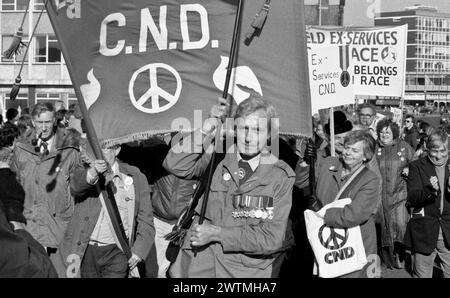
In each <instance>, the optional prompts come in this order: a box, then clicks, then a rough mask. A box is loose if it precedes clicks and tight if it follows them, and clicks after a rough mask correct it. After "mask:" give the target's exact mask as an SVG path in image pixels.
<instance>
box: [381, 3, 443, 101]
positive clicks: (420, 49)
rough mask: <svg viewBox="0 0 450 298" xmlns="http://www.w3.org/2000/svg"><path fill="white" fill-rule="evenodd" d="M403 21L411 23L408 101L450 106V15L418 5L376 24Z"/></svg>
mask: <svg viewBox="0 0 450 298" xmlns="http://www.w3.org/2000/svg"><path fill="white" fill-rule="evenodd" d="M401 24H408V41H407V42H408V44H407V61H406V82H405V84H406V86H405V98H404V99H405V103H406V104H412V105H417V104H418V105H427V106H429V105H435V107H438V106H439V105H440V106H450V14H449V13H442V12H439V11H438V9H437V8H436V7H429V6H421V5H416V6H413V7H406V8H405V10H404V11H395V12H383V13H380V14H378V15H377V17H376V18H375V26H391V25H401Z"/></svg>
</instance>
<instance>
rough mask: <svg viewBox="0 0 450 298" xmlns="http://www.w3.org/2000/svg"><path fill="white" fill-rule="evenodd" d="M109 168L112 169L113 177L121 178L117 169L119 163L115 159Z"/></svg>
mask: <svg viewBox="0 0 450 298" xmlns="http://www.w3.org/2000/svg"><path fill="white" fill-rule="evenodd" d="M111 170H112V171H113V178H116V177H118V178H120V180H123V177H122V173H121V172H120V170H119V163H118V162H117V161H116V162H114V164H113V165H112V166H111Z"/></svg>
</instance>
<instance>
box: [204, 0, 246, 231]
mask: <svg viewBox="0 0 450 298" xmlns="http://www.w3.org/2000/svg"><path fill="white" fill-rule="evenodd" d="M243 2H244V0H238V7H237V12H236V18H235V21H234V29H233V38H232V40H231V50H230V59H229V60H228V67H227V73H226V78H225V86H224V88H223V92H222V97H223V98H225V99H227V98H228V102H229V103H230V105H229V110H228V114H229V113H230V111H231V103H232V102H231V98H230V97H229V96H228V88H229V86H230V80H231V72H232V70H233V65H234V60H235V57H236V50H237V45H238V35H239V32H240V28H241V13H242V6H243ZM227 117H229V115H227ZM220 134H221V127H217V129H216V135H215V142H214V147H216V146H217V145H218V144H219V139H220ZM216 151H217V150H216V148H214V152H213V153H212V156H211V162H210V164H209V168H208V180H207V183H206V188H205V195H204V197H203V201H202V208H201V211H200V218H199V221H198V223H199V224H200V225H201V224H202V223H203V221H204V219H205V213H206V206H207V205H208V199H209V189H210V187H211V181H212V176H213V174H214V164H215V159H216Z"/></svg>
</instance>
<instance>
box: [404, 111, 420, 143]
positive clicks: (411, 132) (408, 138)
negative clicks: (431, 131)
mask: <svg viewBox="0 0 450 298" xmlns="http://www.w3.org/2000/svg"><path fill="white" fill-rule="evenodd" d="M402 139H403V140H404V141H405V142H406V143H408V144H409V145H410V146H411V147H412V148H413V149H414V150H416V149H417V146H418V145H419V142H418V139H419V132H418V131H417V128H416V126H415V124H414V116H413V115H406V116H405V127H404V128H403V134H402Z"/></svg>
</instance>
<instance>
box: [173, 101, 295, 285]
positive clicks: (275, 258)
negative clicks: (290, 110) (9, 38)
mask: <svg viewBox="0 0 450 298" xmlns="http://www.w3.org/2000/svg"><path fill="white" fill-rule="evenodd" d="M225 110H226V106H214V107H213V109H212V111H211V114H212V116H215V117H213V118H210V119H208V120H207V121H206V122H205V124H204V127H203V130H197V131H194V132H193V133H192V134H190V135H187V136H185V137H184V138H183V139H182V140H181V142H179V143H177V144H176V145H175V146H174V147H172V148H171V150H170V151H169V154H168V155H167V157H166V159H165V161H164V166H165V168H166V169H167V170H168V171H170V172H171V173H172V174H174V175H176V176H178V177H181V178H184V179H195V178H200V177H201V176H202V175H203V174H204V173H205V171H206V169H207V167H208V164H209V162H210V159H211V154H210V153H211V151H210V150H208V148H209V147H208V146H206V145H205V144H211V142H213V139H214V134H215V130H216V129H220V125H221V123H220V120H219V119H220V118H221V117H222V116H223V115H225ZM275 118H276V112H275V109H274V108H273V106H272V105H270V104H268V103H267V102H266V101H265V100H263V99H262V98H260V97H256V96H252V97H250V98H248V99H247V100H245V101H243V102H241V104H240V105H239V106H238V107H237V110H236V113H235V116H234V136H235V138H231V140H232V141H231V142H225V146H224V147H225V148H226V153H225V156H224V158H223V160H221V161H220V163H218V165H217V167H216V168H215V170H214V173H213V176H212V183H211V188H210V189H209V190H206V191H209V201H208V205H207V207H206V213H205V220H204V222H203V223H202V224H198V216H195V218H194V222H193V224H192V226H191V229H190V230H189V231H188V233H187V235H186V236H185V238H184V243H183V245H182V246H181V250H180V253H179V254H178V257H177V259H176V261H175V262H174V264H172V266H171V268H170V275H171V276H172V277H214V278H224V277H236V278H243V277H253V278H263V277H276V276H277V275H278V272H279V266H280V265H281V260H282V252H283V245H284V240H285V233H286V227H287V221H288V215H289V212H290V209H291V204H292V187H293V184H294V180H295V174H294V172H293V170H292V169H291V168H290V167H289V166H288V165H287V164H286V163H284V162H283V161H281V160H279V159H278V158H277V157H276V156H274V155H273V154H272V153H271V152H270V145H269V144H270V142H271V141H272V144H273V141H274V138H275V137H277V134H276V132H277V129H278V127H276V125H275V124H276V121H273V120H274V119H275ZM228 120H229V119H228ZM198 140H202V142H198ZM227 140H229V139H227ZM228 143H231V144H228ZM216 148H217V146H216ZM186 149H189V150H186ZM201 201H202V199H201V200H200V202H201ZM200 202H199V204H198V205H197V209H196V210H197V212H198V213H200V206H201V203H200Z"/></svg>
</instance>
